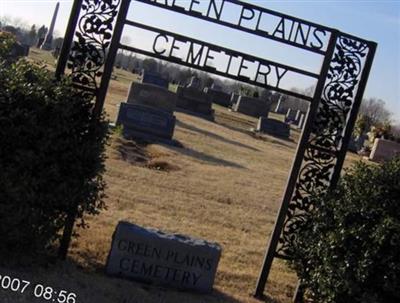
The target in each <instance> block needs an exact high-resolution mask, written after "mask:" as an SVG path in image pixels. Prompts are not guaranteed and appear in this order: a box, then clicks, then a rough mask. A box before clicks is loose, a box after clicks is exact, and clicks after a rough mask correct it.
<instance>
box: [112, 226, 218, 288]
mask: <svg viewBox="0 0 400 303" xmlns="http://www.w3.org/2000/svg"><path fill="white" fill-rule="evenodd" d="M220 257H221V247H220V246H219V245H218V244H217V243H211V242H207V241H204V240H200V239H194V238H190V237H187V236H183V235H177V234H167V233H164V232H162V231H159V230H155V229H147V228H143V227H140V226H138V225H135V224H130V223H128V222H119V223H118V226H117V228H116V230H115V232H114V235H113V240H112V244H111V250H110V253H109V256H108V259H107V265H106V272H107V274H109V275H112V276H117V277H122V278H128V279H134V280H137V281H141V282H145V283H151V284H156V285H165V286H170V287H174V288H178V289H182V290H194V291H199V292H211V291H212V288H213V284H214V279H215V274H216V272H217V267H218V263H219V259H220Z"/></svg>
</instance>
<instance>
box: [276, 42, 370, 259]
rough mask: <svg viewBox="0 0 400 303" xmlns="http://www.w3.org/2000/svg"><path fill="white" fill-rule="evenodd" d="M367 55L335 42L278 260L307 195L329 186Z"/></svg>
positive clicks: (286, 251) (285, 253)
mask: <svg viewBox="0 0 400 303" xmlns="http://www.w3.org/2000/svg"><path fill="white" fill-rule="evenodd" d="M367 53H368V46H367V45H366V44H365V43H362V42H359V41H356V40H352V39H350V38H347V37H343V36H340V37H339V38H338V40H337V42H336V47H335V52H334V56H333V58H332V61H331V64H330V68H329V72H328V77H327V80H326V82H325V85H324V90H323V94H322V97H321V100H320V103H319V107H318V112H317V116H316V118H315V120H314V122H313V126H312V133H311V136H310V140H309V142H308V144H307V148H306V152H305V156H304V159H303V163H302V169H301V171H300V173H299V176H298V180H297V183H296V187H295V190H294V194H293V197H292V200H291V202H290V204H289V210H288V212H287V215H286V219H285V223H284V227H283V229H282V234H281V237H280V240H279V247H278V249H277V251H276V253H277V255H278V256H281V257H284V258H291V256H290V247H291V243H293V242H294V241H295V240H296V239H295V235H296V234H295V233H294V231H295V230H297V229H298V228H299V225H300V224H301V223H302V222H303V221H304V214H305V213H307V212H309V211H311V209H312V208H313V205H312V203H311V201H310V199H309V197H310V195H311V194H312V193H314V192H317V191H323V190H326V189H327V188H328V187H329V186H330V183H331V178H332V174H333V171H334V169H335V164H336V159H337V155H338V152H339V150H340V148H341V144H342V139H343V133H344V130H345V127H346V124H347V120H348V116H349V114H350V110H351V108H352V105H353V101H354V97H355V94H356V92H357V89H358V83H359V80H360V75H361V73H362V68H363V63H364V58H365V56H366V54H367Z"/></svg>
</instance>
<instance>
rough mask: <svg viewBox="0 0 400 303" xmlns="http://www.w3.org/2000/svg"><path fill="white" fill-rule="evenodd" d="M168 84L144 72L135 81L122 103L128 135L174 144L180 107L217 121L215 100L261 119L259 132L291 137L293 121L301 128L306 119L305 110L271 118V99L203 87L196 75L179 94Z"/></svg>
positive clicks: (119, 122) (120, 115)
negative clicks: (269, 115)
mask: <svg viewBox="0 0 400 303" xmlns="http://www.w3.org/2000/svg"><path fill="white" fill-rule="evenodd" d="M168 87H169V82H168V81H167V80H166V79H163V78H162V77H160V76H159V75H158V74H151V73H146V72H142V74H141V83H140V82H132V83H131V86H130V89H129V92H128V97H127V100H126V102H122V103H121V104H120V108H119V113H118V117H117V122H116V124H117V125H123V133H124V136H125V137H135V138H138V137H139V138H142V139H145V140H157V141H161V142H165V143H171V142H173V141H172V137H173V133H174V128H175V121H176V118H175V116H174V111H175V110H176V109H177V108H179V110H180V111H184V112H188V113H194V114H196V115H198V116H201V117H203V118H206V119H209V120H213V118H214V111H213V109H212V104H213V103H216V104H219V105H222V106H225V107H228V108H231V109H232V110H233V111H235V112H238V113H242V114H245V115H248V116H252V117H256V118H259V120H258V123H257V126H256V129H255V130H256V131H258V132H263V133H268V134H272V135H275V136H279V137H284V138H288V137H289V136H290V125H289V124H294V123H295V124H297V125H298V127H300V128H301V127H302V125H303V122H304V120H305V114H304V113H302V112H300V111H296V112H295V111H294V110H292V109H289V111H288V112H287V114H286V117H285V119H283V120H281V121H280V120H277V119H271V118H268V113H269V111H270V107H271V103H272V102H271V100H263V99H259V98H252V97H247V96H241V95H238V94H234V93H232V94H228V93H225V92H223V91H222V90H221V89H220V88H219V87H217V86H215V85H213V86H211V87H207V88H205V89H204V90H201V89H200V83H199V80H198V79H197V78H196V77H192V79H191V81H190V83H189V85H187V86H178V87H177V90H176V93H173V92H172V91H170V90H169V89H168Z"/></svg>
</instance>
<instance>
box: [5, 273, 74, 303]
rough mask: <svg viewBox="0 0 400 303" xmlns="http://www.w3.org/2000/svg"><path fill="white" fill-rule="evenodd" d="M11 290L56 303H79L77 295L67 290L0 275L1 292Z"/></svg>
mask: <svg viewBox="0 0 400 303" xmlns="http://www.w3.org/2000/svg"><path fill="white" fill-rule="evenodd" d="M2 289H3V290H9V291H11V292H14V293H20V294H23V293H25V294H26V293H29V294H31V295H33V296H34V297H35V298H38V299H43V300H45V301H47V302H54V303H78V301H77V298H76V294H75V293H73V292H68V291H66V290H57V289H55V288H53V287H51V286H46V285H43V284H40V283H38V284H32V283H31V282H30V281H26V280H22V279H19V278H13V277H10V276H3V275H1V274H0V290H2Z"/></svg>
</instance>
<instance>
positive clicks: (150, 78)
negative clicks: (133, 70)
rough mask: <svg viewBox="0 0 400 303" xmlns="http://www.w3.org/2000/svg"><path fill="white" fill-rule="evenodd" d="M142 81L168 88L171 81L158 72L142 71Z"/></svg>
mask: <svg viewBox="0 0 400 303" xmlns="http://www.w3.org/2000/svg"><path fill="white" fill-rule="evenodd" d="M142 83H147V84H153V85H157V86H160V87H164V88H166V89H168V85H169V82H168V80H167V79H164V78H163V77H162V76H161V75H160V74H158V73H149V72H146V71H142Z"/></svg>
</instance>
